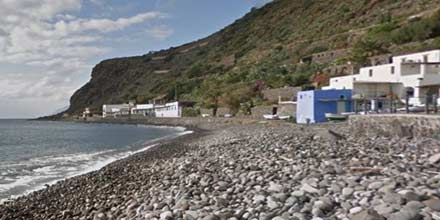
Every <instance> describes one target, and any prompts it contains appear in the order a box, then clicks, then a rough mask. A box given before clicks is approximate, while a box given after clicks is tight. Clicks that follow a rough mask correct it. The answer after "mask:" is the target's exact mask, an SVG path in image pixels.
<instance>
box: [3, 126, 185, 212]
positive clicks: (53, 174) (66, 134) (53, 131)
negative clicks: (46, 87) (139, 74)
mask: <svg viewBox="0 0 440 220" xmlns="http://www.w3.org/2000/svg"><path fill="white" fill-rule="evenodd" d="M190 132H191V131H186V130H185V128H181V127H156V126H145V125H123V124H93V123H92V124H85V123H73V122H72V123H71V122H49V121H30V120H0V203H2V202H4V201H6V200H9V199H14V198H16V197H18V196H21V195H26V194H28V193H30V192H32V191H35V190H39V189H42V188H44V187H46V186H47V185H51V184H54V183H56V182H57V181H59V180H63V179H65V178H69V177H74V176H77V175H81V174H84V173H87V172H91V171H94V170H99V169H100V168H102V167H104V166H105V165H107V164H109V163H111V162H113V161H116V160H118V159H122V158H125V157H128V156H130V155H132V154H135V153H138V152H142V151H144V150H147V149H148V148H151V147H152V146H153V143H154V142H156V141H159V140H164V139H171V138H175V137H178V136H181V135H184V134H187V133H190Z"/></svg>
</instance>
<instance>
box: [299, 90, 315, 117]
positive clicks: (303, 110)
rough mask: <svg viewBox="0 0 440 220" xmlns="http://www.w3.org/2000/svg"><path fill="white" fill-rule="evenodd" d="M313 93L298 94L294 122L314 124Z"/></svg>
mask: <svg viewBox="0 0 440 220" xmlns="http://www.w3.org/2000/svg"><path fill="white" fill-rule="evenodd" d="M314 96H315V95H314V91H305V92H299V93H298V97H297V107H296V122H297V123H299V124H307V121H308V119H309V120H310V121H309V122H310V123H315V114H314V113H315V109H314V106H315V105H314V99H315V97H314Z"/></svg>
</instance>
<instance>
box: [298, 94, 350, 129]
mask: <svg viewBox="0 0 440 220" xmlns="http://www.w3.org/2000/svg"><path fill="white" fill-rule="evenodd" d="M297 100H298V101H297V111H296V121H297V123H299V124H309V123H319V122H325V121H327V119H326V116H325V115H326V114H327V113H332V114H340V113H344V112H352V109H353V107H352V91H351V90H348V89H345V90H312V91H302V92H299V93H298V98H297Z"/></svg>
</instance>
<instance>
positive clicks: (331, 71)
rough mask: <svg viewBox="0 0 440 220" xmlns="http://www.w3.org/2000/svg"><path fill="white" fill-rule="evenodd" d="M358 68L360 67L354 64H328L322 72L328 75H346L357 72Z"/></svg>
mask: <svg viewBox="0 0 440 220" xmlns="http://www.w3.org/2000/svg"><path fill="white" fill-rule="evenodd" d="M359 69H360V67H359V66H356V65H354V64H341V65H334V66H329V67H327V68H325V69H324V70H323V71H322V72H323V73H324V74H327V75H328V76H331V77H334V76H346V75H353V74H358V73H359Z"/></svg>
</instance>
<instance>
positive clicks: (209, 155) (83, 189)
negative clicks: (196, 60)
mask: <svg viewBox="0 0 440 220" xmlns="http://www.w3.org/2000/svg"><path fill="white" fill-rule="evenodd" d="M351 133H352V132H351V131H350V130H349V127H348V126H346V124H330V125H322V126H298V125H293V124H282V123H281V124H258V123H255V124H247V125H238V124H235V125H232V124H228V125H223V126H217V127H212V128H210V129H207V130H200V131H198V132H196V133H194V134H192V135H189V136H184V137H180V138H178V139H176V140H173V141H168V142H164V143H162V144H160V145H159V146H158V147H156V148H153V149H150V150H148V151H146V152H142V153H139V154H136V155H134V156H131V157H129V158H127V159H124V160H121V161H117V162H114V163H112V164H110V165H108V166H106V167H105V168H103V169H101V170H99V171H95V172H92V173H89V174H86V175H82V176H79V177H75V178H71V179H67V180H65V181H61V182H59V183H58V184H55V185H53V186H50V187H48V188H46V189H44V190H41V191H38V192H34V193H32V194H30V195H28V196H25V197H21V198H19V199H17V200H15V201H13V202H10V203H6V204H4V205H1V206H0V219H2V220H4V219H93V220H95V219H96V220H98V219H103V220H104V219H187V220H192V219H204V220H221V219H231V220H233V219H257V220H260V219H261V220H266V219H267V220H270V219H274V220H283V219H285V220H289V219H293V220H306V219H314V220H320V219H353V220H376V219H377V220H382V219H390V220H413V219H440V199H439V198H440V169H439V168H440V164H439V162H440V154H439V153H440V141H439V140H437V139H430V138H417V139H410V138H404V137H395V138H390V137H381V136H366V135H365V136H362V135H357V136H353V135H351Z"/></svg>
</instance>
